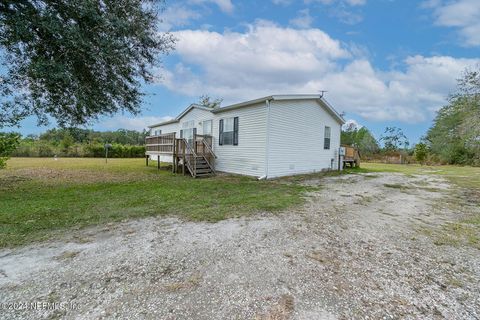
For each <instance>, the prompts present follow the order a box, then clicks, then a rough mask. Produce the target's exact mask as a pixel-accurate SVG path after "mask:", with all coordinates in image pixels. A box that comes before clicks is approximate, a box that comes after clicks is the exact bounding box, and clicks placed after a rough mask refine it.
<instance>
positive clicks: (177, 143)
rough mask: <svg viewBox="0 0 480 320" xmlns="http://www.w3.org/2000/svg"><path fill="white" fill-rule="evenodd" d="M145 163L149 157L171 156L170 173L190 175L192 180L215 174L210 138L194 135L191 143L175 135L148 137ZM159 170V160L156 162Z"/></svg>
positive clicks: (214, 156) (214, 157)
mask: <svg viewBox="0 0 480 320" xmlns="http://www.w3.org/2000/svg"><path fill="white" fill-rule="evenodd" d="M145 147H146V154H145V156H146V163H147V165H148V160H149V158H150V156H152V155H156V156H171V157H172V163H173V166H172V171H173V172H174V173H179V172H182V173H183V174H184V175H185V174H187V173H190V175H191V176H192V177H194V178H196V177H202V176H209V175H213V174H215V159H216V158H217V156H216V155H215V153H214V152H213V149H212V137H211V136H203V135H197V134H196V135H194V137H193V139H192V140H191V141H187V140H186V139H184V138H176V133H166V134H161V135H158V136H150V137H147V138H146V139H145ZM157 165H158V168H160V160H159V161H158V162H157Z"/></svg>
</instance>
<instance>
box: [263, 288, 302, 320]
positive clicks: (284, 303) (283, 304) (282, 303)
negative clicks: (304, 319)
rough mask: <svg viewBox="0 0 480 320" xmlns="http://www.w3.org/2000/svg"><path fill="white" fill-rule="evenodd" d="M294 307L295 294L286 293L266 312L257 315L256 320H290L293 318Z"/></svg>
mask: <svg viewBox="0 0 480 320" xmlns="http://www.w3.org/2000/svg"><path fill="white" fill-rule="evenodd" d="M294 308H295V300H294V298H293V296H291V295H288V294H284V295H282V296H281V297H280V298H279V299H278V301H277V302H276V303H275V304H274V305H273V306H272V307H271V308H270V309H269V310H268V311H267V312H266V313H265V314H260V315H257V316H256V317H255V320H288V319H291V318H292V315H293V311H294Z"/></svg>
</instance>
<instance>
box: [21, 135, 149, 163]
mask: <svg viewBox="0 0 480 320" xmlns="http://www.w3.org/2000/svg"><path fill="white" fill-rule="evenodd" d="M146 134H147V133H146V131H144V132H138V131H134V130H125V129H119V130H117V131H105V132H99V131H93V130H86V129H79V128H68V129H51V130H48V131H47V132H45V133H42V134H41V135H40V136H39V137H32V136H28V137H26V138H24V139H22V140H21V142H20V145H19V146H18V147H17V149H16V150H15V151H14V152H13V153H12V155H13V156H16V157H53V156H55V155H57V156H59V157H105V148H104V145H105V143H111V144H112V148H111V149H110V150H109V152H108V155H109V157H110V158H139V157H144V156H145V147H144V146H143V144H144V143H145V136H146Z"/></svg>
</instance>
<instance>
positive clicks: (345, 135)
mask: <svg viewBox="0 0 480 320" xmlns="http://www.w3.org/2000/svg"><path fill="white" fill-rule="evenodd" d="M341 143H342V144H346V145H353V146H355V147H357V148H358V150H359V151H360V154H361V155H362V156H369V155H372V154H375V153H377V152H378V151H379V150H380V146H379V145H378V142H377V140H376V139H375V138H374V137H373V135H372V133H371V132H370V130H368V129H367V128H366V127H361V128H358V127H357V126H356V125H355V124H350V125H348V126H347V127H346V128H344V129H343V130H342V134H341Z"/></svg>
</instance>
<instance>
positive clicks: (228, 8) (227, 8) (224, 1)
mask: <svg viewBox="0 0 480 320" xmlns="http://www.w3.org/2000/svg"><path fill="white" fill-rule="evenodd" d="M190 2H191V3H194V4H203V3H214V4H216V5H217V6H218V7H219V8H220V10H222V11H223V12H226V13H232V12H233V10H234V9H235V7H234V5H233V3H232V1H231V0H190Z"/></svg>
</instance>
